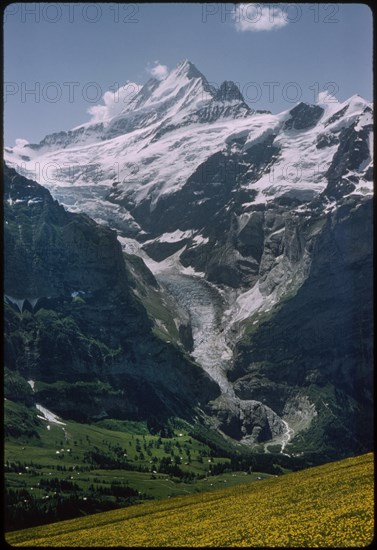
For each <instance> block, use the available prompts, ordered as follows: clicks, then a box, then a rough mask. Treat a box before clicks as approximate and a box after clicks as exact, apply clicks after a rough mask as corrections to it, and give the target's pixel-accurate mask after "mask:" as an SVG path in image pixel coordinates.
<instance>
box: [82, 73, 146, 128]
mask: <svg viewBox="0 0 377 550" xmlns="http://www.w3.org/2000/svg"><path fill="white" fill-rule="evenodd" d="M140 89H141V85H140V84H135V82H126V84H124V85H123V86H121V87H120V88H118V90H114V91H107V92H105V93H104V94H103V97H102V100H103V102H104V105H92V106H91V107H89V109H88V113H89V114H90V115H92V118H91V120H90V122H106V121H108V120H110V119H111V118H113V117H114V116H116V115H119V114H120V113H121V112H122V111H123V109H124V108H125V107H126V106H127V105H128V104H129V103H130V102H131V101H132V100H133V99H134V97H135V96H136V94H137V93H138V92H139V90H140Z"/></svg>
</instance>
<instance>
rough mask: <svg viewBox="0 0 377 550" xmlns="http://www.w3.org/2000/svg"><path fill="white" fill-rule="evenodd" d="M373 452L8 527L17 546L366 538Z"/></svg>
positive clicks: (315, 542) (343, 542) (348, 542)
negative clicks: (178, 494)
mask: <svg viewBox="0 0 377 550" xmlns="http://www.w3.org/2000/svg"><path fill="white" fill-rule="evenodd" d="M373 505H374V499H373V455H372V454H367V455H364V456H361V457H357V458H349V459H346V460H342V461H340V462H336V463H331V464H326V465H324V466H319V467H316V468H310V469H308V470H304V471H302V472H298V473H293V474H288V475H284V476H282V477H275V478H271V479H268V480H265V481H261V482H258V483H252V484H250V485H242V486H238V487H231V488H228V489H225V490H220V491H215V492H212V493H201V494H198V495H190V496H185V497H177V498H173V499H170V500H165V501H162V502H161V501H160V502H153V503H147V504H140V505H137V506H133V507H130V508H126V509H122V510H116V511H111V512H106V513H102V514H95V515H92V516H86V517H85V518H78V519H74V520H69V521H62V522H60V523H54V524H51V525H45V526H42V527H36V528H32V529H25V530H23V531H15V532H12V533H8V534H7V536H6V539H7V542H9V543H10V544H12V545H17V546H74V547H77V546H99V547H107V546H191V547H192V546H309V547H313V546H314V547H315V546H366V545H368V544H370V543H371V542H372V539H373V524H374V522H373V517H374V514H373Z"/></svg>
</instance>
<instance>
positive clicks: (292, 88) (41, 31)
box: [4, 3, 372, 145]
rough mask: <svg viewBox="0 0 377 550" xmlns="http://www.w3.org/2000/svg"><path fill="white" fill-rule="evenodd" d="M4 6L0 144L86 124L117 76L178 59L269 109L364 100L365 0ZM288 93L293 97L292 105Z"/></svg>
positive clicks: (147, 72) (139, 76) (134, 77)
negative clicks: (0, 139)
mask: <svg viewBox="0 0 377 550" xmlns="http://www.w3.org/2000/svg"><path fill="white" fill-rule="evenodd" d="M274 6H278V7H277V8H272V7H271V5H268V4H244V5H242V6H241V7H238V8H237V9H236V8H235V6H234V4H199V3H198V4H71V5H68V4H64V3H47V4H34V5H33V4H17V3H15V4H10V5H9V6H8V7H7V9H6V10H5V13H4V81H5V89H4V100H5V103H4V120H5V124H4V130H5V134H4V140H5V144H6V145H13V144H14V141H15V139H16V138H24V139H27V140H28V141H30V142H33V143H35V142H38V141H40V140H41V139H42V138H43V137H44V136H45V135H46V134H49V133H52V132H56V131H60V130H68V129H70V128H73V127H75V126H77V125H79V124H81V123H83V122H87V121H89V120H90V118H91V115H90V114H89V113H88V109H90V108H92V107H93V106H95V105H101V104H102V105H103V104H104V102H103V99H102V96H103V94H104V93H105V92H106V91H107V90H111V89H112V90H115V89H116V88H119V87H121V86H123V85H124V84H126V82H127V81H130V82H136V83H138V84H144V83H145V82H146V81H147V80H148V78H150V76H151V71H152V70H153V69H155V70H157V72H158V71H160V72H161V71H162V73H163V72H164V70H165V67H167V68H168V69H169V70H170V69H172V68H174V67H175V66H176V65H177V64H178V63H179V62H180V61H182V60H183V59H189V60H190V61H192V62H193V63H194V64H195V65H196V66H197V68H198V69H199V70H200V71H201V72H202V73H203V74H204V75H205V76H206V78H207V79H208V80H209V82H211V83H212V84H213V85H215V86H219V85H220V84H221V82H222V81H224V80H233V81H235V82H236V83H237V84H238V85H239V87H240V89H241V91H242V92H243V93H244V96H245V99H247V100H248V103H249V104H250V105H251V106H252V107H254V108H256V109H268V110H271V111H272V112H273V113H277V112H280V111H283V110H286V109H289V108H291V107H293V106H294V105H295V102H297V101H298V100H302V101H306V102H309V103H314V102H315V100H316V93H317V92H318V91H319V92H320V91H326V90H327V91H329V92H330V93H334V94H335V95H336V96H337V98H338V99H339V100H340V101H343V100H345V99H347V98H348V97H350V96H351V95H353V94H355V93H358V94H359V95H361V96H363V97H364V98H366V99H368V100H371V99H372V14H371V11H370V9H369V8H368V7H367V6H366V5H364V4H295V5H293V4H274ZM296 100H297V101H296Z"/></svg>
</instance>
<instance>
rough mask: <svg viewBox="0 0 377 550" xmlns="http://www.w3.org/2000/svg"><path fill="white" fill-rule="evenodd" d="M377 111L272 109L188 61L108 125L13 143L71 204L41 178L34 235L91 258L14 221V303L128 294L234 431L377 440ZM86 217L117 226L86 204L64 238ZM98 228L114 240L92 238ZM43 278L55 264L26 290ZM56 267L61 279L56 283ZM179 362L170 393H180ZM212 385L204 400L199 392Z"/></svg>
mask: <svg viewBox="0 0 377 550" xmlns="http://www.w3.org/2000/svg"><path fill="white" fill-rule="evenodd" d="M372 123H373V112H372V104H371V103H369V102H367V101H365V100H364V99H362V98H361V97H359V96H353V97H351V98H350V99H348V100H347V101H344V102H343V103H340V102H338V101H337V100H336V99H335V98H332V97H331V98H329V97H328V96H325V95H320V97H319V98H318V101H317V103H316V104H315V105H307V104H305V103H299V104H297V105H296V106H294V107H293V108H291V109H289V110H287V111H284V112H283V113H280V114H271V113H268V112H258V111H254V110H252V109H251V108H250V107H249V106H248V105H247V103H246V102H245V100H244V98H243V97H242V94H241V93H240V91H239V89H238V87H237V86H236V85H235V84H234V83H232V82H230V81H224V82H223V83H222V84H221V85H220V86H219V87H218V88H216V87H214V86H213V85H212V84H209V83H208V81H207V80H206V78H205V77H204V76H203V75H202V74H201V73H200V71H199V70H198V69H197V68H196V67H195V66H194V65H193V64H192V63H190V62H189V61H184V62H183V63H181V64H179V65H178V66H177V67H176V68H175V69H173V70H172V71H171V72H170V73H169V74H168V75H167V76H166V78H165V79H163V80H157V79H150V80H149V81H148V82H147V83H146V84H145V85H144V86H143V87H137V86H136V85H135V93H134V95H133V97H132V99H131V100H130V101H129V102H128V103H127V105H126V106H125V108H124V109H123V111H122V112H121V113H120V114H118V115H117V116H115V117H113V118H111V119H109V120H107V121H104V122H101V123H98V122H96V123H86V124H84V125H81V126H79V127H77V128H75V129H73V130H70V131H68V132H58V133H55V134H51V135H50V136H47V137H46V138H44V140H42V141H41V142H40V143H39V144H26V145H24V146H22V147H20V146H16V147H15V148H6V150H5V158H6V162H7V163H8V164H9V165H10V166H13V167H14V168H16V169H17V171H18V172H20V173H22V174H24V175H25V176H27V177H32V178H33V179H35V180H36V181H38V182H39V183H40V184H42V185H43V186H45V187H47V188H48V189H49V190H50V192H51V193H52V195H53V197H54V198H55V199H58V200H59V201H60V202H61V203H62V204H63V205H64V206H65V207H66V208H67V209H68V210H70V211H71V213H68V212H66V211H65V210H64V209H63V208H62V207H61V206H58V205H57V204H56V203H53V200H52V199H51V198H49V199H46V197H47V195H46V193H47V192H46V191H45V190H44V189H43V188H41V187H39V186H38V187H36V188H35V189H36V197H35V198H32V197H31V198H30V197H29V198H28V199H27V201H30V200H31V209H30V212H31V211H32V208H36V206H33V204H34V202H35V201H36V205H39V206H38V208H42V206H41V205H42V204H43V201H44V202H46V200H49V201H52V202H51V204H54V205H55V206H54V207H53V208H54V215H53V220H52V219H47V220H44V221H43V223H42V222H41V221H40V220H38V224H37V228H35V227H34V226H33V229H32V231H31V232H32V234H33V238H34V239H35V236H38V235H39V234H41V237H40V239H42V241H43V242H48V243H50V244H51V246H52V245H53V246H54V247H55V246H56V247H57V248H56V250H59V253H58V256H59V258H60V257H61V258H63V259H62V260H60V261H61V265H66V264H67V262H69V261H70V260H69V258H71V257H72V258H73V263H72V268H71V269H70V270H69V272H64V271H62V267H61V265H58V264H56V263H54V262H56V261H57V260H56V259H53V258H52V256H51V258H50V257H49V256H47V257H46V258H44V259H43V260H42V259H41V255H40V256H39V257H38V261H36V259H35V251H32V250H33V249H30V250H28V251H26V248H29V247H28V246H26V245H25V238H26V237H23V231H24V230H23V229H21V230H20V231H19V232H17V230H16V229H15V227H16V226H14V230H13V232H12V234H11V235H10V236H9V237H8V239H9V243H10V244H9V249H8V250H9V251H10V250H15V251H16V248H15V245H16V244H17V246H21V247H24V248H25V252H24V251H23V249H22V251H21V252H20V253H16V252H14V254H13V252H9V254H10V259H11V261H10V264H9V265H10V268H9V272H8V275H6V277H8V279H6V280H8V283H7V284H8V287H7V288H8V290H7V293H8V295H9V296H10V297H11V298H7V300H8V302H9V300H10V302H9V303H13V304H15V303H16V302H15V300H21V299H26V298H27V299H28V302H29V304H31V302H30V299H31V300H35V299H40V298H41V296H42V294H43V296H44V297H46V296H50V297H52V296H53V295H54V293H55V294H56V296H58V295H59V296H61V295H62V293H63V295H64V293H65V292H68V293H69V292H71V293H72V292H80V291H82V290H84V291H85V292H88V293H95V292H100V289H102V290H101V292H102V298H101V299H102V300H103V304H105V302H106V303H108V311H111V308H113V307H115V305H114V304H116V303H117V296H118V295H119V293H123V294H122V296H129V298H128V299H129V301H130V303H132V304H133V306H132V307H133V308H136V309H135V312H134V314H133V315H134V318H135V319H136V318H137V319H138V321H137V323H141V319H144V321H143V322H145V319H146V318H147V319H148V318H149V322H150V326H151V327H152V328H151V329H150V330H151V331H152V335H153V337H154V338H157V339H158V340H154V342H156V341H158V342H159V343H158V344H155V343H154V344H153V346H154V345H158V346H161V345H162V344H161V339H162V341H164V342H165V343H166V344H164V346H163V349H164V352H163V356H164V357H165V354H167V353H168V352H167V350H168V349H169V350H170V349H171V347H169V346H172V342H174V346H172V347H173V348H174V350H175V352H174V353H175V355H174V357H175V359H174V361H177V362H178V363H179V364H181V365H183V364H184V365H185V367H184V369H187V371H186V370H184V371H183V370H181V371H180V375H179V376H180V377H181V378H182V379H181V378H180V379H179V382H178V381H175V382H174V384H175V389H174V391H173V393H174V394H175V395H176V396H181V395H184V394H185V391H184V382H183V379H184V378H185V377H188V380H190V381H192V384H193V388H194V387H195V389H193V393H192V394H190V395H191V397H190V399H188V400H186V401H185V407H186V410H188V409H192V410H194V409H195V407H197V406H198V407H199V409H198V408H197V409H196V412H195V414H199V415H203V419H205V422H207V423H208V424H209V425H211V426H212V428H213V429H215V430H218V431H219V432H220V433H222V434H223V435H224V437H226V438H230V440H231V441H239V442H242V443H243V444H245V445H249V446H251V447H253V448H255V449H259V450H261V451H264V452H270V449H272V448H273V446H278V447H279V449H280V451H281V452H285V453H290V452H291V453H292V452H295V453H302V452H304V453H305V452H317V453H322V454H323V456H324V457H335V456H341V455H342V456H343V455H346V454H350V453H354V452H364V451H365V450H369V449H370V448H371V445H372V408H373V407H372V394H371V390H370V388H371V387H372V386H371V384H372V356H373V350H372V325H373V322H372V321H373V315H372V305H371V304H372V263H373V261H372V260H373V254H372V249H373V246H372V243H373V239H372V219H373V214H372V196H373V185H372V178H373V160H372V143H373V142H372V140H373V137H372V130H373V126H372ZM47 166H48V167H49V170H48V171H47V170H44V168H45V167H47ZM12 177H13V178H20V176H16V175H15V173H13V176H12ZM25 181H26V180H25ZM30 185H31V184H30ZM33 185H36V184H33ZM6 192H7V189H6ZM14 193H15V191H13V195H12V197H10V200H11V203H12V204H11V203H9V200H8V203H7V202H6V204H7V208H9V213H10V214H9V215H11V213H12V211H13V210H12V209H14V208H15V206H17V205H16V201H17V197H16V195H14ZM23 193H24V194H25V189H23ZM48 196H49V195H48ZM25 197H26V195H25ZM38 197H39V198H38ZM23 200H24V203H23V206H22V209H24V210H25V212H26V211H28V208H29V206H28V202H27V201H26V198H25V199H23ZM6 201H7V196H6ZM48 210H49V209H48ZM78 212H81V213H85V214H87V215H89V216H91V217H92V218H93V219H94V220H95V221H96V222H97V223H99V224H100V225H95V224H94V222H92V221H91V220H89V219H88V218H87V217H85V216H83V214H80V218H77V219H79V220H80V222H79V226H80V230H79V231H78V230H77V228H75V223H72V222H71V223H70V224H68V227H67V228H64V230H62V229H59V238H57V235H56V231H55V230H52V229H51V226H50V225H49V223H48V222H51V224H52V225H53V226H54V224H55V225H56V224H57V223H61V222H57V221H56V220H57V219H66V217H67V216H68V217H69V216H72V215H73V214H72V213H78ZM23 216H25V217H28V215H26V214H25V213H23ZM55 217H56V219H55ZM25 221H26V220H25V218H22V219H20V220H19V219H18V220H17V224H18V225H20V226H21V228H22V227H23V226H24V222H25ZM27 223H29V222H26V225H27ZM72 225H73V227H70V226H72ZM84 227H86V228H87V229H85V230H84V229H83V228H84ZM94 227H95V229H94ZM108 227H111V228H112V229H113V231H110V230H109V229H108ZM114 230H115V231H116V233H115V232H114ZM25 231H27V230H25ZM29 232H30V228H29ZM87 232H89V233H91V232H93V235H94V234H95V235H96V237H95V239H94V237H93V239H91V243H90V246H87V242H86V240H85V238H84V237H82V234H83V233H84V234H87ZM78 233H79V235H80V236H77V235H78ZM62 235H63V236H62ZM116 236H117V239H118V242H117V239H116ZM63 237H64V238H63ZM12 239H13V241H12ZM62 239H63V241H62ZM93 240H94V241H95V244H94V243H93V242H92V241H93ZM33 242H35V243H36V245H38V239H36V240H34V241H33ZM62 242H64V244H62ZM78 243H81V245H82V247H81V248H80V249H77V246H78ZM50 244H49V247H50ZM59 247H60V248H59ZM120 247H121V248H122V249H123V253H124V257H125V266H126V267H124V265H123V263H124V262H123V259H122V258H121V254H120V250H121V248H120ZM71 248H72V250H71ZM83 248H85V253H83V252H82V249H83ZM37 249H38V248H36V249H35V250H37ZM23 259H24V262H23ZM38 270H39V271H38ZM55 271H56V272H55ZM30 273H36V274H37V273H38V276H35V277H34V276H33V277H31V279H30V282H28V283H25V284H24V290H22V291H21V290H20V289H22V286H21V283H22V280H24V279H25V278H27V275H28V274H30ZM42 273H49V274H50V275H51V277H50V276H49V277H45V281H43V282H42ZM62 273H64V276H63V275H62ZM25 280H26V279H25ZM28 281H29V280H28ZM28 285H29V286H28ZM84 287H85V288H84ZM103 289H106V292H104V291H103ZM121 289H122V290H121ZM130 289H131V290H130ZM26 290H27V292H26ZM77 296H78V297H83V295H82V294H78V295H77ZM12 300H13V302H12ZM108 300H110V301H109V302H107V301H108ZM156 304H157V305H158V307H156ZM136 310H137V311H136ZM122 315H123V314H122ZM156 315H157V317H156ZM148 316H149V317H148ZM104 319H105V318H103V319H102V322H103V323H106V324H103V327H102V330H104V331H105V332H107V331H108V332H109V333H110V332H111V329H108V325H107V323H110V321H109V319H108V318H106V321H104ZM119 320H120V318H119ZM98 323H99V324H100V321H98ZM135 323H136V321H135ZM137 323H136V324H137ZM113 324H114V323H113ZM113 324H111V323H110V325H109V326H110V327H112V326H113ZM131 325H132V323H131V322H130V324H129V327H131ZM101 326H102V325H101ZM132 326H133V325H132ZM98 330H99V329H98ZM117 330H120V328H119V327H118V329H117ZM122 330H123V333H124V337H127V339H128V341H129V342H131V340H133V339H134V338H135V337H134V336H133V334H134V333H133V332H132V330H133V329H132V330H131V328H130V330H131V332H130V333H129V335H128V336H126V333H127V330H128V328H127V326H124V327H123V329H122ZM138 334H139V335H140V334H141V332H139V333H138ZM137 340H138V338H136V341H137ZM167 342H169V344H167ZM117 345H118V344H117ZM132 346H134V345H132ZM142 347H143V346H142ZM114 348H116V346H115V345H114V346H113V349H114ZM147 353H149V352H147ZM169 353H171V352H170V351H169ZM177 354H178V355H177ZM134 356H135V359H134V368H135V369H136V364H139V363H140V364H144V361H145V353H144V355H142V356H140V355H139V348H138V347H137V348H135V349H134ZM153 356H154V357H156V355H155V354H154V353H152V357H153ZM178 356H179V358H178ZM122 357H123V356H122ZM140 357H142V358H143V359H142V360H141V359H140ZM169 360H170V359H169ZM171 360H172V361H173V359H171ZM122 361H123V359H122ZM153 361H155V359H154V360H153V359H148V358H147V361H146V364H147V365H148V368H146V369H144V370H143V369H142V375H141V376H142V378H143V377H144V376H145V377H146V378H147V379H148V383H150V384H151V385H152V386H153V388H155V386H156V384H155V379H154V378H153V376H154V375H153V376H152V377H149V378H148V376H150V375H149V374H148V375H147V374H146V373H147V372H148V373H149V371H151V372H156V370H158V368H157V367H156V364H155V363H153ZM174 361H173V362H174ZM188 365H189V366H188ZM127 368H128V367H127ZM116 369H120V370H122V369H123V367H122V366H121V361H120V362H118V363H117V367H116ZM182 369H183V367H182ZM89 370H90V368H89V367H88V371H89ZM173 371H174V372H176V371H175V368H174V369H173ZM114 372H115V371H114ZM159 372H160V371H159ZM167 372H170V370H169V369H168V370H164V371H163V374H161V379H159V383H161V385H162V386H161V387H163V388H164V390H163V391H162V390H161V391H159V392H158V395H159V399H160V401H161V402H164V400H166V401H167V402H169V403H170V395H171V391H172V384H173V382H172V379H171V378H170V377H169V376H166V379H165V378H164V377H165V375H166V373H167ZM198 372H199V373H200V375H197V373H198ZM188 373H189V374H188ZM54 376H55V378H57V375H54ZM59 376H60V374H59ZM197 376H198V378H197V379H196V380H197V381H196V383H195V382H194V379H195V377H197ZM176 380H178V379H176ZM201 380H205V383H203V385H202V388H203V394H200V392H199V393H195V392H197V391H199V390H198V388H199V386H201V384H202V382H201ZM190 387H191V386H190ZM179 388H181V389H179ZM181 390H182V392H181ZM192 395H194V396H199V395H200V398H198V397H193V398H192ZM179 398H180V397H179ZM198 399H199V400H198ZM137 400H138V397H137V391H136V390H135V398H134V401H133V403H136V402H137ZM194 403H195V406H194ZM198 403H199V405H198ZM185 407H183V408H185ZM198 410H199V411H200V412H199V413H198Z"/></svg>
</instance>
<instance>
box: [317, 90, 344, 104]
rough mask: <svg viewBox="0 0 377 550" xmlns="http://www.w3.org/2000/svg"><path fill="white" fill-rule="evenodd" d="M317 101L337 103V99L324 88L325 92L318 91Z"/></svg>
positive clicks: (320, 102)
mask: <svg viewBox="0 0 377 550" xmlns="http://www.w3.org/2000/svg"><path fill="white" fill-rule="evenodd" d="M317 103H318V105H327V104H328V103H339V100H338V99H337V98H336V97H335V96H334V95H332V94H330V92H328V91H327V90H326V91H325V92H319V94H318V97H317Z"/></svg>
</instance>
